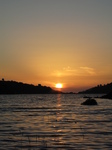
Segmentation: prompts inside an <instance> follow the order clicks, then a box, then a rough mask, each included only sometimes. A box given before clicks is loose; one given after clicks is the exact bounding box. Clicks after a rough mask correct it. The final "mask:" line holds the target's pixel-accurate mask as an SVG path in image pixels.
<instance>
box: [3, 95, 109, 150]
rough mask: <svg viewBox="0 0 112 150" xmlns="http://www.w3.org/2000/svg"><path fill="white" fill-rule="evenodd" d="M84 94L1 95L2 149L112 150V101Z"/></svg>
mask: <svg viewBox="0 0 112 150" xmlns="http://www.w3.org/2000/svg"><path fill="white" fill-rule="evenodd" d="M84 100H85V99H84V98H82V95H55V94H53V95H0V150H38V149H39V150H42V149H46V150H49V149H56V150H94V149H95V150H96V149H97V150H111V149H112V143H111V142H112V100H106V99H99V98H97V99H96V100H97V102H98V104H99V105H98V106H82V105H80V104H81V102H83V101H84Z"/></svg>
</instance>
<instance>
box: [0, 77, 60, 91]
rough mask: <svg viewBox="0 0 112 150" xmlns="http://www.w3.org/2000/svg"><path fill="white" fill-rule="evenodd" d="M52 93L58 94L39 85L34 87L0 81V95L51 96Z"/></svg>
mask: <svg viewBox="0 0 112 150" xmlns="http://www.w3.org/2000/svg"><path fill="white" fill-rule="evenodd" d="M52 93H59V92H58V91H54V90H53V89H51V88H50V87H47V86H42V85H41V84H38V86H34V85H32V84H26V83H22V82H16V81H4V79H2V80H1V81H0V94H52Z"/></svg>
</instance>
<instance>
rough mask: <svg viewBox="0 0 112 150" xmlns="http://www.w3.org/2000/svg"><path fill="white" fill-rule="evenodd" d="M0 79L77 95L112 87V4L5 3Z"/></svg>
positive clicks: (91, 2) (2, 8) (3, 5)
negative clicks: (98, 87) (59, 86)
mask: <svg viewBox="0 0 112 150" xmlns="http://www.w3.org/2000/svg"><path fill="white" fill-rule="evenodd" d="M0 7H1V8H0V9H1V12H2V13H1V14H2V15H1V16H0V17H1V18H0V19H1V22H2V23H1V26H0V30H1V34H0V39H1V44H0V77H1V78H5V79H6V80H16V81H22V82H25V83H32V84H35V85H37V84H39V83H40V84H42V85H46V86H50V87H53V88H54V87H55V84H56V83H57V82H60V83H62V84H63V91H73V92H77V91H80V90H82V89H87V88H89V87H92V86H96V85H97V84H106V83H109V82H112V58H111V56H112V10H111V7H112V1H110V0H106V1H102V0H99V1H97V0H94V1H89V0H85V1H84V2H83V1H80V0H79V1H72V0H69V1H67V0H61V1H58V0H57V1H52V0H47V1H46V0H42V1H34V0H32V1H30V0H27V1H26V0H24V1H16V2H14V1H13V0H10V1H0Z"/></svg>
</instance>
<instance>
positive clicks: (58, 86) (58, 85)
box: [55, 83, 63, 89]
mask: <svg viewBox="0 0 112 150" xmlns="http://www.w3.org/2000/svg"><path fill="white" fill-rule="evenodd" d="M55 87H56V88H58V89H61V88H62V87H63V84H61V83H57V84H56V85H55Z"/></svg>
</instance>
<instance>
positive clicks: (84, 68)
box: [80, 67, 96, 75]
mask: <svg viewBox="0 0 112 150" xmlns="http://www.w3.org/2000/svg"><path fill="white" fill-rule="evenodd" d="M80 69H82V70H84V71H85V72H87V73H89V74H90V75H96V73H95V70H94V68H90V67H80Z"/></svg>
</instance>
